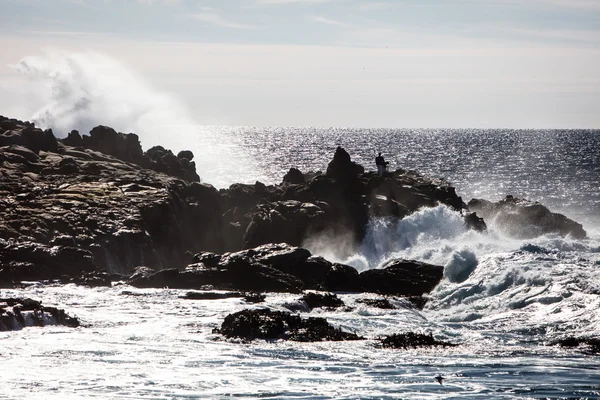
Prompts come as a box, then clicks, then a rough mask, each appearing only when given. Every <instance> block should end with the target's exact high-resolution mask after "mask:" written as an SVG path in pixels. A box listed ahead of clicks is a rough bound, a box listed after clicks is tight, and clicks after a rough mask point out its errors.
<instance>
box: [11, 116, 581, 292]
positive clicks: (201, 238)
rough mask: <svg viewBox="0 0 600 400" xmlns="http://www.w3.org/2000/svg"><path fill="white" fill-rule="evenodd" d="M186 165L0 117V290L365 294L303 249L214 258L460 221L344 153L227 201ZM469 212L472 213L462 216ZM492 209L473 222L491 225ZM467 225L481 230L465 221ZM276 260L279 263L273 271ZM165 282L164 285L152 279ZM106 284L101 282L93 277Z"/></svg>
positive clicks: (110, 138) (407, 180) (187, 155)
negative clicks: (398, 221)
mask: <svg viewBox="0 0 600 400" xmlns="http://www.w3.org/2000/svg"><path fill="white" fill-rule="evenodd" d="M192 159H193V154H192V153H191V152H190V151H187V150H184V151H180V152H179V153H178V154H177V155H174V153H173V152H171V151H170V150H167V149H164V148H162V147H160V146H156V147H153V148H152V149H149V150H148V151H147V152H146V153H144V152H143V151H142V149H141V146H140V143H139V138H138V137H137V135H135V134H123V133H119V132H116V131H115V130H114V129H112V128H109V127H105V126H98V127H96V128H94V129H92V131H91V132H90V134H89V135H83V136H82V135H80V134H79V132H77V131H72V132H71V133H70V134H69V135H68V137H67V138H65V139H62V140H58V139H56V138H55V137H54V135H53V134H52V131H50V130H46V131H42V130H41V129H38V128H36V127H35V126H34V125H33V124H32V123H29V122H22V121H17V120H14V119H7V118H4V117H0V214H1V215H2V218H1V219H0V286H2V285H8V286H10V285H14V284H16V283H17V282H19V281H21V280H26V279H27V280H32V279H61V280H62V281H68V280H69V278H73V277H79V276H80V275H82V274H88V276H87V278H82V279H83V281H82V283H85V282H87V283H85V284H91V285H103V284H106V282H107V280H108V279H110V276H111V274H115V273H117V274H121V275H125V276H127V275H130V273H131V272H132V271H134V269H136V268H137V267H140V266H145V267H147V269H146V273H145V275H144V274H140V275H138V277H137V278H136V279H137V280H136V281H135V282H137V284H139V285H153V286H154V285H162V284H164V282H169V283H170V284H176V285H178V286H181V287H189V288H196V287H197V285H198V284H200V283H201V282H206V283H205V284H210V285H212V284H213V283H214V282H217V285H221V284H222V283H223V282H228V284H231V285H230V286H232V287H234V288H236V289H238V290H254V287H261V288H262V289H261V290H263V289H264V287H263V286H265V285H262V286H261V285H254V284H251V283H250V282H252V281H253V279H259V280H260V279H262V278H265V279H266V281H265V282H271V283H272V286H270V287H269V289H264V290H280V289H281V290H287V291H296V290H300V289H301V288H308V289H310V288H314V289H321V290H348V291H360V290H364V289H363V285H364V282H362V281H361V279H363V280H364V278H361V277H360V276H359V274H358V272H357V271H356V270H355V269H354V268H351V267H349V266H345V265H341V264H331V263H329V262H328V261H326V260H324V259H322V258H320V257H313V256H310V255H307V253H308V252H307V251H306V250H294V257H289V258H288V256H287V255H285V257H283V256H281V255H275V254H278V253H277V252H275V251H274V249H268V251H267V253H268V257H274V258H273V259H270V260H264V259H261V257H260V256H258V255H257V254H250V253H247V254H238V255H235V256H233V255H232V254H229V255H228V256H227V257H226V259H229V261H226V259H224V257H225V255H224V254H223V253H226V252H237V251H239V250H242V249H254V251H261V250H256V249H257V248H258V247H260V246H261V245H265V244H268V243H279V242H283V241H284V242H287V243H289V244H290V245H292V246H301V245H302V244H303V243H304V242H305V240H306V239H307V238H308V237H318V238H320V239H321V238H323V239H324V240H332V239H333V241H335V240H336V238H338V237H342V236H343V237H344V239H345V242H346V243H347V246H345V247H343V248H342V247H340V251H343V252H345V253H344V254H341V255H348V253H353V252H354V251H356V250H357V248H358V246H359V245H360V243H361V242H362V239H363V237H364V234H365V229H366V225H367V222H368V221H369V219H370V218H371V217H398V218H402V217H404V216H406V215H409V214H410V213H412V212H415V211H417V210H418V209H419V208H421V207H428V206H435V205H437V204H446V205H448V206H449V207H452V208H454V209H456V210H460V211H464V210H466V205H465V204H464V202H463V201H462V199H461V198H460V197H459V196H458V195H457V194H456V191H455V190H454V188H453V187H451V186H449V185H448V184H447V183H445V182H442V181H440V180H435V179H429V178H425V177H423V176H421V175H419V174H418V173H416V172H414V171H404V170H397V171H395V172H391V173H389V174H386V175H385V176H383V177H379V176H377V174H376V173H369V172H364V168H363V167H361V166H360V165H358V164H356V163H354V162H352V160H351V157H350V155H349V154H348V153H347V152H346V151H345V150H344V149H342V148H338V149H337V150H336V151H335V154H334V156H333V159H332V161H331V162H330V164H329V166H328V168H327V171H326V173H325V174H321V173H302V172H301V171H299V170H295V169H291V170H290V171H289V172H288V173H287V174H286V176H285V177H284V179H283V182H282V183H281V184H279V185H268V186H267V185H264V184H262V183H260V182H256V183H255V184H254V185H245V184H234V185H231V186H230V187H229V188H227V189H222V190H217V189H215V188H214V187H213V186H211V185H209V184H205V183H200V182H199V178H198V176H197V174H196V172H195V165H194V163H193V161H192ZM480 204H481V203H480ZM541 207H543V206H539V207H538V206H535V207H526V208H527V213H525V215H527V216H528V218H529V219H528V220H527V221H530V223H531V224H532V226H534V227H537V226H539V225H540V224H539V221H540V220H541V221H545V222H544V223H543V224H542V225H543V227H544V229H546V228H547V227H548V226H551V227H553V226H555V225H556V226H560V227H570V228H569V229H567V230H566V231H564V232H567V233H569V234H572V235H573V236H576V237H581V236H582V234H583V235H584V234H585V233H582V230H580V229H577V226H578V224H576V223H574V222H573V221H570V220H568V219H564V217H563V219H557V218H558V217H556V216H553V217H552V219H549V218H550V217H549V215H550V214H548V213H546V212H545V211H544V210H545V208H541ZM476 208H477V207H476V205H475V204H472V210H471V211H476V210H475V209H476ZM488 208H490V207H479V208H477V213H478V214H479V215H480V216H483V217H484V218H486V215H487V214H485V212H486V210H487V209H488ZM502 209H503V210H504V208H502ZM532 209H533V210H534V211H532ZM493 210H496V209H495V208H494V209H493ZM511 210H513V209H511ZM535 210H537V211H535ZM546 210H547V209H546ZM511 212H513V211H511ZM494 213H495V211H494V212H492V213H491V214H489V215H496V214H497V213H496V214H494ZM507 218H509V217H505V219H507ZM496 220H498V215H496ZM548 221H551V223H549V222H548ZM557 221H558V222H557ZM466 223H467V224H468V225H469V226H471V227H473V228H474V229H484V228H485V222H483V221H482V220H480V219H479V218H478V217H476V216H474V215H470V216H469V215H468V216H467V218H466ZM536 223H537V224H538V225H535V224H536ZM544 224H546V225H544ZM579 227H580V226H579ZM534 229H537V228H534ZM553 229H554V228H553ZM561 229H562V228H561ZM559 231H560V232H563V230H559ZM288 250H289V249H281V251H283V252H284V253H285V252H287V251H288ZM198 251H204V252H214V255H212V256H211V255H207V254H205V255H201V256H199V257H200V259H199V260H197V261H196V264H198V265H195V266H194V265H192V266H189V267H187V269H186V266H187V265H188V263H189V253H192V254H193V253H195V252H198ZM248 251H250V250H248ZM308 254H310V253H308ZM278 257H283V259H285V260H286V261H285V262H276V259H277V258H278ZM233 259H235V260H236V261H235V263H234V262H233V261H231V260H233ZM256 264H258V265H256ZM184 269H185V271H184ZM160 270H166V271H171V272H160V274H159V275H158V276H154V271H160ZM101 271H105V273H106V274H107V275H105V276H102V275H94V274H98V273H99V272H101ZM228 271H229V272H228ZM233 271H238V272H239V271H242V272H243V273H244V274H248V275H245V276H246V277H247V278H248V281H247V282H246V283H247V285H246V287H243V288H241V287H239V286H240V285H238V284H235V282H234V281H235V279H234V278H232V277H231V276H232V274H236V273H238V272H235V273H234V272H233ZM170 274H171V275H170ZM180 274H183V275H185V274H187V275H186V276H188V277H191V276H194V279H195V281H194V283H193V284H192V283H189V282H188V283H185V282H183V281H181V282H179V283H177V282H175V281H171V280H172V279H175V280H177V279H179V278H174V277H178V276H179V275H180ZM200 277H201V278H200ZM266 277H268V279H267V278H266ZM132 282H134V280H132ZM186 285H187V286H186ZM223 286H225V285H224V284H223ZM267 286H268V285H267ZM369 290H371V289H369ZM377 291H380V292H382V289H381V288H379V289H378V290H377ZM383 292H386V291H383ZM383 292H382V293H383ZM387 292H391V290H388V291H387Z"/></svg>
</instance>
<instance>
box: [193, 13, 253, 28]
mask: <svg viewBox="0 0 600 400" xmlns="http://www.w3.org/2000/svg"><path fill="white" fill-rule="evenodd" d="M191 17H192V18H194V19H197V20H198V21H202V22H207V23H209V24H213V25H217V26H220V27H223V28H232V29H256V28H257V26H256V25H250V24H242V23H239V22H234V21H229V20H227V19H225V18H223V17H222V16H221V15H220V14H218V13H217V12H216V11H212V10H210V9H207V8H204V9H203V11H201V12H197V13H194V14H192V15H191Z"/></svg>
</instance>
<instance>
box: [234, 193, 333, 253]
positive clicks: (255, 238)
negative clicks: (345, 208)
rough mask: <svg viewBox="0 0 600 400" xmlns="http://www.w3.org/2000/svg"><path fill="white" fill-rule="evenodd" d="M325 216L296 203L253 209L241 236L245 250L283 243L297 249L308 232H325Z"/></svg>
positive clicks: (312, 207) (313, 207)
mask: <svg viewBox="0 0 600 400" xmlns="http://www.w3.org/2000/svg"><path fill="white" fill-rule="evenodd" d="M326 221H327V215H326V212H325V211H324V210H323V209H322V208H321V207H319V206H317V205H315V204H312V203H302V202H300V201H296V200H287V201H277V202H263V203H261V204H258V205H257V206H256V209H255V210H254V211H253V212H252V218H251V221H250V223H249V224H248V227H247V228H246V232H245V233H244V247H245V248H251V247H256V246H259V245H261V244H264V243H273V242H286V243H290V244H292V245H300V244H301V243H302V241H303V239H304V238H305V237H306V236H307V235H308V234H309V233H310V232H319V231H322V230H323V229H324V228H325V225H326Z"/></svg>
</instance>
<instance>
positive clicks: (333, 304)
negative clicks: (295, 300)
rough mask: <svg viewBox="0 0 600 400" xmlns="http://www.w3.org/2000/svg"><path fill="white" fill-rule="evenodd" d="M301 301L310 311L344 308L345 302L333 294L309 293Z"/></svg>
mask: <svg viewBox="0 0 600 400" xmlns="http://www.w3.org/2000/svg"><path fill="white" fill-rule="evenodd" d="M301 300H302V301H303V302H305V303H306V305H307V306H308V309H309V310H312V309H313V308H320V307H327V308H338V307H343V306H344V302H343V301H342V300H341V299H340V298H339V297H337V295H335V294H333V293H315V292H309V293H306V294H305V295H304V296H302V299H301Z"/></svg>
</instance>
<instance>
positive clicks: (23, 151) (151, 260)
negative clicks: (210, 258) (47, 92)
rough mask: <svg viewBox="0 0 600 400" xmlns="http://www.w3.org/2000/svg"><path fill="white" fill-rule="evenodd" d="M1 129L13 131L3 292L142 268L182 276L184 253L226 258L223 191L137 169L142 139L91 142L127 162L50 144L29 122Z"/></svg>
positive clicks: (0, 259)
mask: <svg viewBox="0 0 600 400" xmlns="http://www.w3.org/2000/svg"><path fill="white" fill-rule="evenodd" d="M0 124H1V126H2V127H3V128H4V129H6V127H9V128H10V131H9V132H7V131H4V132H2V133H3V136H2V138H0V145H1V146H0V214H1V215H2V218H1V219H0V284H1V285H11V284H12V283H13V282H18V281H19V280H23V279H28V280H31V279H55V278H61V279H62V278H63V276H64V275H68V276H72V277H73V276H79V275H81V274H82V273H87V272H91V271H93V270H98V271H102V270H106V271H109V273H121V274H124V275H128V274H130V272H131V271H132V270H133V269H134V268H135V267H137V266H140V265H146V266H149V267H151V268H152V269H156V270H158V269H161V268H164V267H165V266H167V265H175V266H180V267H181V268H183V266H185V265H186V264H187V263H188V260H189V258H188V257H189V256H187V255H186V254H185V253H186V251H189V250H191V249H198V248H203V249H206V250H222V248H223V244H222V242H221V238H222V237H221V230H222V229H221V217H220V216H221V208H220V205H219V199H220V197H219V192H218V191H217V190H216V189H215V188H214V187H212V186H210V185H207V184H203V183H198V182H189V181H185V180H182V179H178V178H175V177H173V176H169V175H167V174H161V173H157V172H155V171H152V170H150V169H144V168H142V167H141V166H139V165H136V164H134V163H132V162H130V161H140V157H141V155H140V151H139V150H140V149H139V148H138V147H136V146H139V142H137V139H135V140H131V139H127V138H126V136H124V135H122V134H121V135H120V134H116V132H112V131H110V130H108V129H104V128H102V129H100V130H96V131H95V132H96V133H95V134H94V135H92V136H90V137H94V138H95V139H93V141H92V142H90V143H92V144H90V146H91V147H101V146H103V147H101V149H102V150H104V151H107V152H113V153H115V154H116V155H118V156H119V157H122V158H126V159H127V160H129V161H127V162H125V161H122V160H119V159H117V158H115V157H114V156H111V155H108V154H105V153H100V152H98V151H96V150H92V149H90V148H84V147H71V146H67V145H65V144H63V143H59V142H56V139H55V138H54V136H52V138H54V141H52V140H51V139H50V138H49V136H48V134H51V132H50V133H48V132H46V133H44V131H41V130H39V129H37V128H35V127H34V126H33V125H32V124H29V123H23V122H20V121H16V120H7V119H4V118H0ZM97 132H104V133H103V134H102V135H101V136H102V137H108V138H109V139H107V140H108V144H100V143H101V140H100V139H99V138H100V137H99V136H96V135H98V133H97ZM76 135H77V134H76V133H71V135H70V137H71V139H70V140H71V141H75V142H77V139H76V137H77V136H76ZM128 137H130V136H128ZM7 138H9V139H10V140H9V139H7ZM84 139H85V136H84V138H83V139H82V140H84ZM90 140H92V139H90ZM136 143H137V144H136ZM120 146H124V147H123V148H124V149H127V151H125V150H122V148H121V147H120ZM188 156H189V155H188ZM140 162H141V161H140Z"/></svg>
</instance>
